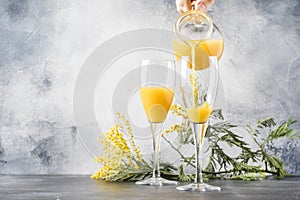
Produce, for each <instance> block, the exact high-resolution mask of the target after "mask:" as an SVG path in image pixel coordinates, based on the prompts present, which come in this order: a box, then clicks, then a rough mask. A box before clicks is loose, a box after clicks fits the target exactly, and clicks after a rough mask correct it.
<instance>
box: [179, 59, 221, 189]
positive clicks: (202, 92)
mask: <svg viewBox="0 0 300 200" xmlns="http://www.w3.org/2000/svg"><path fill="white" fill-rule="evenodd" d="M204 59H207V62H205V63H204V64H205V65H207V64H208V65H209V66H208V67H206V68H205V69H203V68H201V67H198V68H197V69H198V70H195V67H192V69H191V68H190V65H191V63H190V61H189V60H190V59H189V57H182V58H181V60H180V62H181V76H182V81H181V94H182V100H183V106H184V107H185V109H186V112H187V116H188V119H189V121H190V123H191V126H192V131H193V136H194V146H195V158H196V174H195V180H194V182H193V183H191V184H188V185H183V186H178V187H177V188H176V189H177V190H183V191H197V192H201V191H220V190H221V188H220V187H217V186H212V185H209V184H206V183H204V182H203V179H202V157H201V149H202V148H201V147H202V145H203V140H204V136H205V133H206V128H207V126H208V120H209V116H210V114H211V112H212V107H213V104H214V102H215V98H216V95H217V90H218V79H219V77H218V74H219V73H218V59H217V56H207V55H206V56H205V58H202V59H201V60H204ZM194 64H195V63H194ZM192 65H193V64H192ZM200 69H201V70H200Z"/></svg>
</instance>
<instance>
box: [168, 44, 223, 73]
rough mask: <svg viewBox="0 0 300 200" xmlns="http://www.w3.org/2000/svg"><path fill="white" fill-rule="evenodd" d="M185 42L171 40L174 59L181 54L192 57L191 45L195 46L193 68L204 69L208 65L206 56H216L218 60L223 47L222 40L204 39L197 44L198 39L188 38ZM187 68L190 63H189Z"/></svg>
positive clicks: (190, 65)
mask: <svg viewBox="0 0 300 200" xmlns="http://www.w3.org/2000/svg"><path fill="white" fill-rule="evenodd" d="M186 42H187V43H188V44H187V43H185V42H183V41H181V40H179V39H176V40H173V51H174V52H175V53H176V59H177V60H178V61H179V60H180V57H181V56H189V58H190V60H191V58H192V55H191V54H192V53H191V51H192V49H191V46H194V48H195V70H201V69H206V68H207V67H209V58H208V56H217V57H218V60H220V58H221V57H222V54H223V49H224V41H223V40H204V41H202V42H201V43H200V44H199V45H197V44H198V43H199V40H194V41H193V40H188V41H186ZM193 44H194V45H193ZM189 68H192V64H191V63H189Z"/></svg>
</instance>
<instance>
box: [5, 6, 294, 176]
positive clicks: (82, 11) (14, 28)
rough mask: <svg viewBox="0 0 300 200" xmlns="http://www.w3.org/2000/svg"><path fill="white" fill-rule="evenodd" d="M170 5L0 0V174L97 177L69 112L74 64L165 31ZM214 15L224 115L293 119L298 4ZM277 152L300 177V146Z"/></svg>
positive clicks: (243, 119) (285, 145)
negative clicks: (131, 37) (126, 37)
mask: <svg viewBox="0 0 300 200" xmlns="http://www.w3.org/2000/svg"><path fill="white" fill-rule="evenodd" d="M174 1H175V0H174ZM174 1H173V0H152V1H148V0H140V1H136V0H122V1H120V0H119V1H113V2H112V1H99V0H88V1H80V0H66V1H58V0H57V1H56V0H45V1H34V0H10V1H8V0H7V1H6V0H1V1H0V24H1V27H0V173H2V174H3V173H4V174H5V173H13V174H23V173H25V174H27V173H28V174H30V173H38V174H44V173H51V174H60V173H70V174H72V173H76V174H77V173H83V174H86V173H88V174H89V173H93V172H94V171H95V170H96V169H97V167H98V166H97V165H96V164H93V162H92V160H91V157H89V155H88V154H87V153H86V151H85V149H84V148H83V147H82V145H81V143H80V141H79V138H78V137H77V135H76V134H77V132H76V127H75V124H74V119H73V115H72V96H73V90H74V83H75V80H76V76H77V74H78V72H79V70H80V67H81V65H82V63H83V62H84V61H85V59H86V58H87V56H88V55H89V54H90V53H91V52H92V51H93V50H94V49H95V48H96V47H97V46H98V45H99V44H101V43H102V42H104V41H106V40H107V39H109V38H111V37H112V36H114V35H117V34H119V33H122V32H125V31H129V30H132V29H137V28H142V27H163V28H170V29H171V28H172V25H173V22H174V21H175V19H176V17H177V16H178V14H177V13H176V10H175V2H174ZM210 14H211V16H212V18H213V19H214V21H215V23H216V24H217V25H218V26H219V27H220V29H221V30H222V32H223V34H224V39H225V53H224V55H223V58H222V60H221V63H220V65H221V76H222V79H223V84H224V87H225V93H226V108H224V109H226V118H227V119H228V120H231V121H233V122H234V123H237V124H239V125H245V124H246V123H248V122H251V123H254V122H255V119H256V118H264V117H267V116H274V117H276V118H277V119H278V120H279V122H280V121H282V120H284V119H287V118H288V117H289V116H293V117H294V118H296V119H298V120H299V119H300V105H299V104H300V87H299V84H300V80H299V78H300V57H299V55H300V53H299V52H300V1H299V0H286V1H281V0H273V1H270V0H263V1H262V0H250V1H249V0H241V1H236V0H226V1H225V0H223V1H222V0H216V3H215V5H214V6H213V8H212V9H211V11H210ZM295 128H300V125H299V124H298V125H296V126H295ZM241 134H244V133H243V132H241ZM273 151H274V153H275V154H276V155H278V156H280V157H282V158H283V159H284V161H285V163H286V169H287V170H288V171H289V172H291V173H293V174H300V144H299V143H297V142H290V141H285V140H284V141H282V140H280V141H278V142H276V143H274V146H273Z"/></svg>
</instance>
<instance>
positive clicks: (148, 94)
mask: <svg viewBox="0 0 300 200" xmlns="http://www.w3.org/2000/svg"><path fill="white" fill-rule="evenodd" d="M175 75H176V72H175V64H174V61H169V60H142V61H141V64H140V96H141V100H142V104H143V107H144V110H145V113H146V116H147V119H148V121H149V123H150V127H151V132H152V140H153V141H152V142H153V175H152V177H151V178H148V179H146V180H142V181H138V182H136V184H138V185H159V186H163V185H176V184H177V182H175V181H170V180H166V179H164V178H161V177H160V169H159V158H160V140H161V131H162V127H163V125H164V122H165V119H166V117H167V114H168V111H169V108H170V106H171V104H172V100H173V96H174V87H175Z"/></svg>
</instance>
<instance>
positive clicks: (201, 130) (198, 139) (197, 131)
mask: <svg viewBox="0 0 300 200" xmlns="http://www.w3.org/2000/svg"><path fill="white" fill-rule="evenodd" d="M192 130H193V133H194V145H195V157H196V176H195V183H203V179H202V155H201V146H202V140H203V138H204V135H205V124H204V123H203V124H202V123H201V124H196V123H192Z"/></svg>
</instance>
